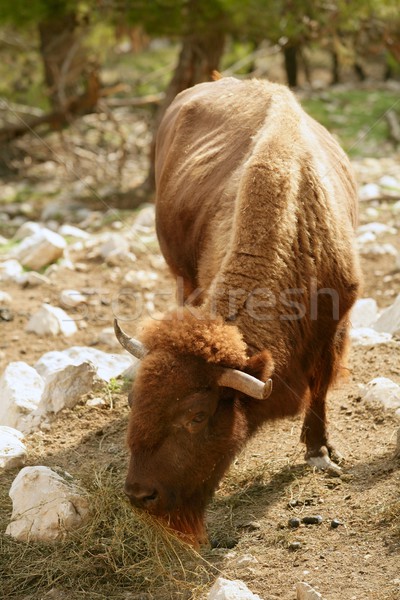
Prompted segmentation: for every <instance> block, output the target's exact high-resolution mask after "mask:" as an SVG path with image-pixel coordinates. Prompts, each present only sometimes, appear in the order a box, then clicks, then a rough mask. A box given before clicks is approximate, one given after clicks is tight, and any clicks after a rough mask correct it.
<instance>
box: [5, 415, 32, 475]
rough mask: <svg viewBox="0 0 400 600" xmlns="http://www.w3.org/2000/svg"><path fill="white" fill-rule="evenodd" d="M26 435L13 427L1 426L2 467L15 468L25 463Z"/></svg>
mask: <svg viewBox="0 0 400 600" xmlns="http://www.w3.org/2000/svg"><path fill="white" fill-rule="evenodd" d="M23 439H24V435H23V434H22V433H21V432H20V431H18V430H17V429H13V428H12V427H6V426H4V425H1V426H0V469H13V468H14V467H20V466H21V465H23V464H24V461H25V457H26V447H25V444H24V443H23V441H22V440H23Z"/></svg>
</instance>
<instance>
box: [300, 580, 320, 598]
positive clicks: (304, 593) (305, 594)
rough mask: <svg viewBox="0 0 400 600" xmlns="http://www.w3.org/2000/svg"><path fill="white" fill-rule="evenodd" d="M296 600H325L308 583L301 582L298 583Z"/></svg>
mask: <svg viewBox="0 0 400 600" xmlns="http://www.w3.org/2000/svg"><path fill="white" fill-rule="evenodd" d="M296 592H297V599H296V600H323V598H322V596H321V594H320V593H319V592H317V591H316V590H314V588H312V587H311V585H309V584H308V583H304V582H302V581H299V582H298V583H296Z"/></svg>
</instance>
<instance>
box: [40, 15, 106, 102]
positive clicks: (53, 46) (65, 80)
mask: <svg viewBox="0 0 400 600" xmlns="http://www.w3.org/2000/svg"><path fill="white" fill-rule="evenodd" d="M39 36H40V52H41V56H42V60H43V67H44V77H45V83H46V86H47V90H48V97H49V101H50V106H51V109H52V110H53V111H59V110H61V111H63V110H65V107H66V106H67V105H68V103H69V100H70V99H71V98H73V97H76V96H78V95H80V94H82V92H83V90H84V89H86V82H87V80H88V77H89V78H90V75H91V74H92V73H93V71H94V69H93V67H88V60H87V57H86V53H85V51H84V49H83V46H82V43H81V37H82V32H81V31H80V25H79V23H78V21H77V18H76V15H75V14H74V13H66V14H60V15H55V16H53V17H51V18H48V19H45V20H43V21H42V22H41V23H39Z"/></svg>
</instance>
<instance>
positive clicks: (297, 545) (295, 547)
mask: <svg viewBox="0 0 400 600" xmlns="http://www.w3.org/2000/svg"><path fill="white" fill-rule="evenodd" d="M288 547H289V550H292V551H293V552H295V551H296V550H300V549H301V547H302V544H301V542H291V543H290V544H289V546H288Z"/></svg>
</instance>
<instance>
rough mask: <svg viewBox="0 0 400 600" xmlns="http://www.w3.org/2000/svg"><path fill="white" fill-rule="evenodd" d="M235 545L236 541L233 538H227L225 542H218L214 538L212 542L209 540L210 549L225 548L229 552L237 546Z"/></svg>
mask: <svg viewBox="0 0 400 600" xmlns="http://www.w3.org/2000/svg"><path fill="white" fill-rule="evenodd" d="M237 544H238V540H236V539H234V538H228V539H225V540H218V539H216V538H213V539H212V540H210V545H211V548H227V549H228V550H231V549H232V548H234V547H235V546H237Z"/></svg>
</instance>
